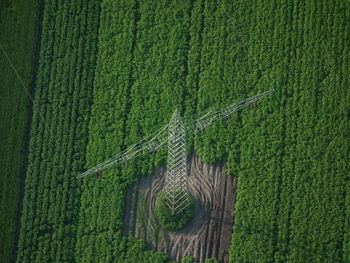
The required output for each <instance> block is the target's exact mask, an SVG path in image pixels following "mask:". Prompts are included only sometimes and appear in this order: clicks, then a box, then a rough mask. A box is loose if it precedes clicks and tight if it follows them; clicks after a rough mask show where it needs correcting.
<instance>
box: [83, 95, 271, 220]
mask: <svg viewBox="0 0 350 263" xmlns="http://www.w3.org/2000/svg"><path fill="white" fill-rule="evenodd" d="M273 92H274V90H269V91H265V92H263V93H261V94H258V95H255V96H252V97H249V98H247V99H245V100H242V101H240V102H236V103H233V104H231V105H228V106H226V107H223V108H219V109H216V110H211V111H208V112H206V113H204V114H197V115H196V116H201V117H199V118H197V119H195V118H194V117H193V116H192V117H191V116H190V117H185V118H182V117H181V115H180V113H179V112H178V111H177V110H175V112H174V113H173V115H172V118H171V120H170V122H169V123H168V124H167V125H165V126H164V127H163V128H161V129H160V130H158V131H156V132H155V133H153V134H151V135H149V136H147V137H146V138H144V139H143V140H141V141H140V142H138V143H136V144H134V145H132V146H131V147H129V148H127V149H126V150H124V151H122V152H120V153H119V154H117V155H115V156H113V157H111V158H110V159H108V160H106V161H104V162H102V163H100V164H98V165H96V166H95V167H93V168H91V169H89V170H87V171H86V172H84V173H83V174H81V175H79V176H77V178H78V179H80V178H83V177H85V176H88V175H91V174H94V173H99V172H101V171H102V170H106V169H108V168H110V167H112V166H115V165H117V164H120V163H125V162H127V161H129V160H132V159H134V158H136V157H139V156H141V155H144V154H147V153H153V152H154V151H156V150H158V149H160V148H162V147H164V146H166V145H168V161H167V166H168V167H167V175H166V181H165V197H166V201H167V205H168V207H169V209H170V211H171V212H172V214H177V213H180V212H181V211H182V210H183V209H185V208H186V207H188V205H189V204H190V199H189V190H188V180H187V178H188V175H187V158H186V138H187V137H189V136H191V135H193V134H196V133H197V132H199V131H203V130H204V129H205V128H206V127H208V126H210V125H212V124H213V123H215V122H217V121H220V120H222V119H225V118H226V117H229V116H231V115H232V114H233V113H235V112H237V111H239V110H241V109H243V108H245V107H247V106H249V105H251V104H253V103H255V102H256V101H258V100H260V99H262V98H264V97H266V96H268V95H270V94H272V93H273Z"/></svg>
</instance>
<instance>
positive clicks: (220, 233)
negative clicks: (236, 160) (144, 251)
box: [124, 157, 236, 263]
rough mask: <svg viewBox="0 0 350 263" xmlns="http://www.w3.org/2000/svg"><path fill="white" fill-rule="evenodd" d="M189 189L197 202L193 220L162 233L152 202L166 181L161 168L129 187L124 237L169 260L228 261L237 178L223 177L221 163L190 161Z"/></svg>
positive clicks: (164, 171)
mask: <svg viewBox="0 0 350 263" xmlns="http://www.w3.org/2000/svg"><path fill="white" fill-rule="evenodd" d="M189 165H190V174H189V188H190V191H191V193H192V195H193V196H194V197H195V199H196V211H195V216H194V219H193V221H192V222H191V223H190V225H188V226H187V227H186V228H185V229H183V230H182V231H180V232H177V233H169V232H164V231H163V230H162V229H161V226H160V224H159V222H158V220H157V218H156V217H155V202H156V199H157V197H158V194H159V193H160V192H161V191H162V189H163V186H164V182H165V180H164V179H165V176H164V175H165V173H166V170H165V169H164V168H157V169H156V170H155V171H154V174H153V175H152V176H149V177H145V178H142V179H141V181H140V182H138V183H137V184H135V185H133V186H131V187H130V188H129V191H128V194H127V198H126V202H127V203H126V213H125V221H124V235H130V236H133V237H135V238H138V239H144V240H146V242H147V244H148V246H149V248H150V249H151V250H155V251H159V252H164V253H167V254H168V255H169V257H170V259H171V260H179V259H181V258H182V257H184V256H193V257H194V258H195V262H200V263H201V262H204V260H205V259H206V258H210V257H216V258H218V259H219V260H220V262H228V249H229V247H230V242H231V234H232V225H233V216H232V211H233V207H234V202H235V196H236V178H235V177H233V176H226V175H225V170H226V167H225V166H224V165H222V164H216V165H209V164H204V163H202V162H201V161H200V159H199V158H198V157H193V158H191V160H190V161H189Z"/></svg>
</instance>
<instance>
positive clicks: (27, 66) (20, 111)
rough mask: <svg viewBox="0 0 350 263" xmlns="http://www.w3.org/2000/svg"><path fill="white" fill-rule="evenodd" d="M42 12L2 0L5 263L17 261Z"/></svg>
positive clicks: (0, 150) (0, 227)
mask: <svg viewBox="0 0 350 263" xmlns="http://www.w3.org/2000/svg"><path fill="white" fill-rule="evenodd" d="M40 13H41V12H40V1H31V0H29V1H25V2H24V1H20V0H15V1H5V0H1V1H0V45H1V46H0V105H1V106H0V119H1V120H0V139H1V141H0V167H1V172H0V173H1V175H0V261H1V262H4V263H7V262H11V261H13V260H14V259H15V257H16V242H17V239H18V231H19V226H18V222H19V216H20V214H19V213H18V212H19V211H20V208H21V200H20V199H21V197H22V195H23V194H22V192H23V191H22V189H23V180H24V179H23V178H24V173H25V163H26V156H25V155H24V154H23V153H24V152H26V151H27V145H28V137H29V136H28V133H29V127H30V115H31V112H30V105H31V101H30V100H29V98H28V96H27V92H28V93H33V84H34V79H35V74H33V71H34V64H35V61H36V60H37V59H36V58H35V57H34V56H35V53H36V50H38V45H37V43H36V40H37V39H39V37H40V30H39V27H40V16H41V15H40ZM8 59H10V61H11V62H9V60H8ZM11 63H12V64H13V66H14V67H15V68H16V70H17V73H18V74H19V75H20V78H21V80H19V79H18V77H17V75H16V73H15V72H14V71H13V68H12V65H11ZM21 82H23V83H21ZM22 84H23V85H24V88H23V86H22ZM25 89H27V91H26V90H25Z"/></svg>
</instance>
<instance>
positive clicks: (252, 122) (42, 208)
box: [0, 0, 350, 263]
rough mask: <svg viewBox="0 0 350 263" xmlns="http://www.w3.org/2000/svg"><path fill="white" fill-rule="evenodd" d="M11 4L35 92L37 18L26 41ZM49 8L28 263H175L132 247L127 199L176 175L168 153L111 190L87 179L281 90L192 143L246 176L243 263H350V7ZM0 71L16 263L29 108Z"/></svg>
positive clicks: (4, 35) (238, 257) (33, 150)
mask: <svg viewBox="0 0 350 263" xmlns="http://www.w3.org/2000/svg"><path fill="white" fill-rule="evenodd" d="M5 2H6V5H7V3H9V1H0V7H1V9H0V10H1V11H0V14H1V20H0V28H1V34H0V39H1V40H4V39H5V42H6V45H5V44H4V47H5V48H6V49H7V50H9V52H10V55H11V57H14V58H16V59H15V63H16V65H15V66H16V67H18V68H19V71H20V75H23V78H24V80H25V84H26V85H28V83H29V82H30V79H31V77H32V76H31V75H30V69H31V67H32V63H33V62H32V60H31V59H30V56H31V54H32V51H33V45H34V43H33V38H34V36H33V31H32V30H33V24H34V23H35V19H36V18H35V16H32V15H31V14H32V12H34V11H33V10H36V8H37V6H35V5H32V6H31V8H33V9H31V8H27V9H26V8H21V10H22V9H23V10H26V11H27V12H28V14H27V13H26V14H25V15H23V17H28V28H27V29H26V30H27V31H25V30H24V32H22V31H21V30H19V29H18V28H24V27H23V24H24V22H23V21H27V20H26V19H27V18H23V19H24V20H23V21H20V20H18V21H17V20H16V19H14V20H11V21H10V20H6V21H5V20H4V19H3V14H7V12H9V13H8V16H10V13H11V12H12V13H16V14H18V13H17V12H18V10H19V9H18V7H19V5H18V6H16V5H17V4H15V5H14V6H13V8H10V9H7V8H5V9H4V8H3V7H4V6H6V5H5ZM11 2H13V1H11ZM15 2H16V1H15ZM26 5H28V6H30V4H29V3H26ZM43 8H44V9H43V19H42V30H41V41H40V56H39V62H38V65H37V67H38V70H37V72H36V73H35V75H34V76H35V78H36V82H35V107H37V108H38V109H39V111H40V113H41V114H40V115H39V114H38V112H35V111H34V112H33V119H32V124H31V132H30V143H29V155H28V167H27V172H26V180H25V187H24V188H25V191H24V198H23V211H22V218H21V229H20V237H19V244H18V249H17V254H18V257H17V262H73V261H74V262H87V263H88V262H118V263H124V262H130V263H131V262H132V263H134V262H141V263H142V262H147V263H148V262H157V263H160V262H164V263H165V262H168V261H169V260H168V258H167V256H166V255H164V254H163V253H156V252H151V251H147V249H148V247H147V244H145V242H143V241H140V240H134V239H133V238H130V237H125V236H123V219H124V216H125V214H124V213H125V211H124V210H125V208H124V206H125V196H126V192H127V188H128V186H130V185H131V184H133V183H135V182H136V181H137V180H139V179H140V177H141V176H148V175H150V174H152V171H153V168H155V167H158V166H160V165H165V164H166V149H162V150H160V151H158V152H157V153H155V154H153V155H145V156H143V157H141V158H139V159H137V160H133V161H130V162H128V163H127V164H125V165H123V166H121V165H120V166H116V167H115V168H111V169H109V170H107V171H104V172H103V173H102V177H101V178H99V179H96V178H95V177H94V176H92V177H89V178H85V179H83V180H82V181H77V180H76V179H75V176H76V175H78V174H79V173H80V172H82V171H83V170H85V169H87V168H91V167H93V166H94V165H96V164H97V163H99V162H101V161H103V160H105V159H107V158H109V157H111V156H113V155H114V154H116V153H119V152H120V151H122V150H124V149H126V148H127V147H128V146H130V145H132V144H133V143H136V142H137V141H139V140H140V139H141V138H143V137H144V136H147V135H149V134H150V133H152V132H154V131H155V130H157V129H158V128H160V127H163V126H164V125H165V124H166V123H168V121H169V118H170V116H171V114H172V113H173V111H174V110H175V108H178V109H179V111H180V112H181V113H182V114H183V115H184V116H188V115H192V114H195V113H197V112H202V111H205V110H208V109H213V108H216V107H221V106H224V105H227V104H230V103H232V102H233V101H237V100H239V99H241V98H246V97H248V96H251V95H254V94H257V93H260V92H263V91H266V90H270V89H272V88H274V89H275V90H276V92H275V93H274V95H272V96H270V97H269V98H267V99H264V100H262V101H261V102H259V103H258V104H257V105H256V106H255V107H251V108H248V109H246V110H244V111H242V112H240V113H237V114H235V115H233V116H232V117H231V118H230V119H229V120H226V121H222V122H219V123H216V124H215V125H213V126H211V127H208V128H207V129H206V130H205V131H204V132H203V133H201V134H198V135H196V136H195V137H194V138H192V139H189V140H188V152H189V154H191V153H195V154H197V155H199V156H200V157H201V158H202V159H203V160H204V161H205V162H213V163H214V162H219V161H221V162H225V163H227V168H228V169H227V172H228V173H229V174H230V175H234V176H237V177H238V186H237V187H238V188H237V196H236V204H235V208H234V211H233V214H234V232H233V236H232V243H231V247H230V262H237V263H239V262H261V263H263V262H276V263H278V262H308V263H309V262H310V263H313V262H327V263H328V262H330V263H333V262H349V261H350V256H349V255H350V192H349V189H350V188H349V187H350V184H349V181H350V174H349V171H350V169H349V168H350V167H349V162H348V160H349V152H350V151H349V149H350V140H349V134H350V125H349V120H350V108H349V101H350V95H349V84H350V83H349V77H350V67H349V61H350V59H349V56H350V50H349V47H350V38H349V32H350V24H349V22H348V21H349V17H350V11H349V10H350V4H349V3H348V2H347V1H341V0H335V1H327V0H320V1H298V0H284V1H277V0H273V1H267V0H266V1H245V0H234V1H231V0H218V1H209V0H195V1H188V0H176V1H170V0H159V1H154V0H121V1H115V0H93V1H87V0H78V1H73V0H69V1H62V0H52V1H48V0H45V1H44V5H43ZM30 10H31V11H30ZM29 13H30V14H29ZM6 16H7V15H6ZM15 17H16V16H15ZM17 22H18V23H17ZM9 24H13V27H12V28H13V30H14V31H15V32H17V31H16V30H18V31H21V32H22V33H23V34H17V36H16V38H13V40H15V41H18V39H19V36H23V37H24V38H25V39H26V40H28V41H22V42H21V43H20V44H19V46H18V48H17V47H13V46H11V45H12V44H9V43H10V41H9V40H7V39H10V38H8V37H10V36H11V32H10V30H9V31H6V30H7V29H6V30H5V28H10V27H9V26H8V25H9ZM17 27H18V28H17ZM15 28H17V29H15ZM27 33H28V34H27ZM7 42H8V43H7ZM23 43H28V45H25V46H23V45H24V44H23ZM16 50H17V51H16ZM22 53H23V54H22ZM24 53H25V54H24ZM17 54H18V55H17ZM22 55H23V56H22ZM24 55H25V56H24ZM19 57H23V59H22V60H23V63H20V60H19ZM0 59H1V62H2V61H3V58H2V57H1V58H0ZM0 67H1V73H0V78H1V81H3V82H2V83H4V87H5V88H2V86H1V89H0V91H1V94H0V95H1V96H0V99H1V102H2V104H1V105H4V106H5V107H1V108H0V111H1V116H5V117H4V119H3V120H2V122H1V135H3V134H5V136H4V137H3V138H5V141H6V142H8V143H7V144H4V143H2V142H1V145H0V147H1V149H2V150H1V151H0V154H1V161H2V160H5V162H4V163H5V166H4V170H3V171H4V174H5V176H3V177H2V179H1V180H0V182H1V189H2V192H1V205H2V206H1V210H0V211H1V214H0V219H1V220H0V224H1V227H2V228H5V227H6V226H9V227H8V228H6V230H1V237H0V242H1V249H2V250H1V253H2V254H1V256H3V255H4V257H5V260H8V258H9V255H10V252H9V251H11V250H12V247H13V244H14V224H13V223H11V222H10V221H11V220H13V218H15V209H13V207H17V204H18V201H17V200H18V190H16V189H18V179H16V178H18V174H19V167H20V165H21V158H20V156H21V153H20V149H21V145H22V139H19V138H22V137H21V136H23V125H24V124H23V123H24V121H25V119H26V113H25V105H26V103H27V102H26V100H25V99H23V100H22V99H21V98H20V97H23V98H24V96H22V95H21V94H22V93H20V92H19V90H20V89H19V87H17V88H14V89H8V88H7V87H8V85H10V84H9V83H13V81H15V77H13V75H12V72H11V69H8V68H7V65H5V63H1V64H0ZM5 68H6V69H5ZM3 73H5V74H3ZM3 76H6V79H5V77H3ZM11 87H12V84H11ZM13 87H14V86H13ZM10 98H11V99H10ZM16 101H17V104H16ZM11 105H18V109H19V110H18V111H17V109H16V108H15V107H11ZM16 107H17V106H16ZM3 109H6V110H3ZM7 109H11V110H9V111H8V114H7ZM16 112H17V113H16ZM15 117H16V118H15ZM15 122H18V123H17V124H16V123H15ZM19 123H22V124H19ZM3 124H4V125H3ZM6 127H8V129H7V128H6ZM13 127H16V128H13ZM16 138H17V139H16ZM12 147H13V149H14V151H13V153H11V154H9V153H10V151H11V149H12ZM10 159H11V160H10ZM2 163H3V162H2ZM12 175H13V176H12ZM3 178H5V179H3ZM10 178H11V179H10ZM12 186H13V189H15V190H14V191H13V193H12V192H11V190H9V189H12ZM10 192H11V193H10ZM16 198H17V199H16ZM9 207H12V210H11V209H10V208H9ZM8 208H9V209H8ZM7 209H8V211H9V212H8V214H6V213H5V214H4V213H3V211H7ZM146 211H147V210H143V211H142V213H141V216H144V217H145V216H146V214H147V212H146ZM3 222H6V223H3ZM7 229H8V230H7ZM5 234H6V235H9V238H7V236H6V237H5V238H4V235H5ZM3 244H4V245H3ZM184 260H187V259H184ZM210 260H211V259H210ZM210 260H209V259H208V260H207V261H208V262H210ZM212 261H214V262H215V259H212ZM5 262H6V261H5Z"/></svg>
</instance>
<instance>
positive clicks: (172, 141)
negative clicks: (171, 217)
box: [165, 110, 190, 214]
mask: <svg viewBox="0 0 350 263" xmlns="http://www.w3.org/2000/svg"><path fill="white" fill-rule="evenodd" d="M165 198H166V200H167V205H168V207H169V208H170V211H171V212H172V213H173V214H175V213H180V212H181V211H182V210H183V209H185V208H186V207H187V206H188V205H189V204H190V201H189V192H188V183H187V158H186V129H185V125H184V122H183V120H182V118H181V116H180V114H179V112H178V111H177V110H175V112H174V114H173V116H172V118H171V120H170V123H169V135H168V167H167V176H166V182H165Z"/></svg>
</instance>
